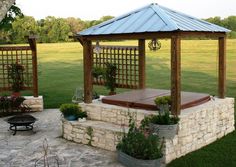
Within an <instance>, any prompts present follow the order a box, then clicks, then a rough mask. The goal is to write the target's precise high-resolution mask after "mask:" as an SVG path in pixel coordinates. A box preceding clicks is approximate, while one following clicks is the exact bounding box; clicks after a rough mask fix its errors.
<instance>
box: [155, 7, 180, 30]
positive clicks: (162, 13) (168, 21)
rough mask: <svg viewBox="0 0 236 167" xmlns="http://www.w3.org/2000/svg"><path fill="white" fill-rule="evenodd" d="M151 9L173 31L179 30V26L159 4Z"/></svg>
mask: <svg viewBox="0 0 236 167" xmlns="http://www.w3.org/2000/svg"><path fill="white" fill-rule="evenodd" d="M151 8H152V9H153V10H154V12H155V13H156V14H157V15H158V16H159V17H160V18H161V19H162V21H163V22H164V23H166V24H167V25H168V26H170V27H172V29H173V30H178V29H179V27H178V25H177V24H176V23H175V22H174V21H173V20H172V19H171V18H170V17H169V16H168V15H167V14H166V13H165V11H164V10H163V9H162V8H161V6H160V5H158V4H152V5H151Z"/></svg>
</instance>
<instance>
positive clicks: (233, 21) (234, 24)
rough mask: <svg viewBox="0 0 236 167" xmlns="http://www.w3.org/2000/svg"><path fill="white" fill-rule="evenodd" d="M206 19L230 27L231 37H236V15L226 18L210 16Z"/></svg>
mask: <svg viewBox="0 0 236 167" xmlns="http://www.w3.org/2000/svg"><path fill="white" fill-rule="evenodd" d="M205 20H206V21H208V22H210V23H213V24H216V25H219V26H223V27H225V28H228V29H230V30H231V32H230V33H229V38H236V16H229V17H227V18H224V19H222V18H220V17H218V16H217V17H210V18H208V19H205Z"/></svg>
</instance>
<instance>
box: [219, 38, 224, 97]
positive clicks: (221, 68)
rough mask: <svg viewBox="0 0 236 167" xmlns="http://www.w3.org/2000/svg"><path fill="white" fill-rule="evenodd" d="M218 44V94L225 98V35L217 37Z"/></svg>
mask: <svg viewBox="0 0 236 167" xmlns="http://www.w3.org/2000/svg"><path fill="white" fill-rule="evenodd" d="M218 45H219V62H218V65H219V68H218V70H219V71H218V75H219V76H218V96H219V98H225V92H226V37H220V38H219V39H218Z"/></svg>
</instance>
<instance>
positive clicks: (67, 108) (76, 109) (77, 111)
mask: <svg viewBox="0 0 236 167" xmlns="http://www.w3.org/2000/svg"><path fill="white" fill-rule="evenodd" d="M60 111H61V112H62V114H63V115H64V117H67V116H70V115H74V116H76V118H84V117H87V113H86V112H83V111H82V109H81V107H80V106H79V105H78V104H62V105H61V106H60Z"/></svg>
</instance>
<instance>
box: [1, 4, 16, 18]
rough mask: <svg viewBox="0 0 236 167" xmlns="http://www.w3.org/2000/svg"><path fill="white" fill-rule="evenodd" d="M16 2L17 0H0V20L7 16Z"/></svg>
mask: <svg viewBox="0 0 236 167" xmlns="http://www.w3.org/2000/svg"><path fill="white" fill-rule="evenodd" d="M14 3H15V0H1V1H0V11H1V12H0V22H1V21H2V19H3V18H4V17H5V16H6V13H7V11H8V10H9V8H10V7H11V6H12V4H14Z"/></svg>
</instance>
